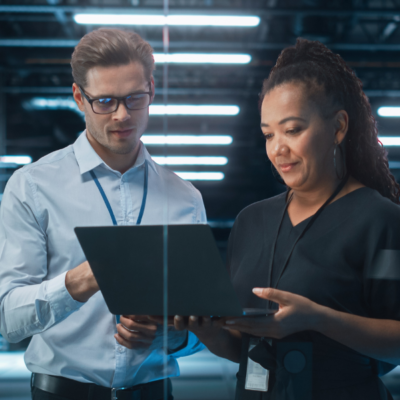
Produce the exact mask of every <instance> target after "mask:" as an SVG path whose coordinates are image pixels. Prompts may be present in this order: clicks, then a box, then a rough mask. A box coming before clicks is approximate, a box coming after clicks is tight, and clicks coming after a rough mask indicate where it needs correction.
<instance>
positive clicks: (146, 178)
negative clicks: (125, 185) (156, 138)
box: [90, 161, 149, 324]
mask: <svg viewBox="0 0 400 400" xmlns="http://www.w3.org/2000/svg"><path fill="white" fill-rule="evenodd" d="M90 175H91V176H92V178H93V180H94V183H95V184H96V186H97V188H98V189H99V192H100V194H101V197H102V198H103V200H104V203H105V205H106V207H107V210H108V212H109V213H110V217H111V220H112V223H113V225H114V226H117V225H118V223H117V220H116V219H115V215H114V212H113V210H112V208H111V204H110V202H109V201H108V199H107V196H106V194H105V192H104V190H103V187H102V186H101V184H100V182H99V180H98V179H97V176H96V174H95V173H94V171H90ZM148 186H149V167H148V165H147V161H145V162H144V184H143V199H142V205H141V206H140V212H139V216H138V219H137V221H136V225H140V224H141V222H142V218H143V214H144V209H145V208H146V200H147V189H148ZM115 317H116V320H117V324H119V321H120V316H119V315H116V316H115Z"/></svg>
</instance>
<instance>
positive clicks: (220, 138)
mask: <svg viewBox="0 0 400 400" xmlns="http://www.w3.org/2000/svg"><path fill="white" fill-rule="evenodd" d="M141 140H142V142H143V143H144V144H146V145H148V146H162V145H169V146H182V145H186V146H208V145H212V146H227V145H230V144H231V143H232V142H233V138H232V136H228V135H143V136H142V137H141Z"/></svg>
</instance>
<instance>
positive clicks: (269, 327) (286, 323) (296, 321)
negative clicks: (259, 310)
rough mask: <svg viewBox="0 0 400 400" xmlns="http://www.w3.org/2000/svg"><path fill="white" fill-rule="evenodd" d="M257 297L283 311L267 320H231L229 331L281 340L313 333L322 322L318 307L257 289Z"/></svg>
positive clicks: (288, 295) (274, 291)
mask: <svg viewBox="0 0 400 400" xmlns="http://www.w3.org/2000/svg"><path fill="white" fill-rule="evenodd" d="M253 292H254V294H256V295H257V296H258V297H261V298H262V299H266V300H271V301H273V302H275V303H278V304H279V310H278V311H277V312H276V313H275V314H272V315H267V316H265V317H242V318H228V319H227V320H226V321H225V326H224V328H225V329H229V330H230V329H235V330H238V331H240V332H245V333H248V334H251V335H254V336H261V337H269V338H275V339H281V338H284V337H285V336H288V335H291V334H293V333H296V332H300V331H305V330H313V329H314V328H315V327H316V325H317V323H318V319H319V312H320V307H321V306H319V305H318V304H317V303H314V302H313V301H311V300H309V299H307V298H306V297H303V296H299V295H297V294H293V293H290V292H285V291H283V290H277V289H271V288H255V289H253Z"/></svg>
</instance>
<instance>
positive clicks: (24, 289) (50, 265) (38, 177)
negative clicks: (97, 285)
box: [0, 132, 206, 388]
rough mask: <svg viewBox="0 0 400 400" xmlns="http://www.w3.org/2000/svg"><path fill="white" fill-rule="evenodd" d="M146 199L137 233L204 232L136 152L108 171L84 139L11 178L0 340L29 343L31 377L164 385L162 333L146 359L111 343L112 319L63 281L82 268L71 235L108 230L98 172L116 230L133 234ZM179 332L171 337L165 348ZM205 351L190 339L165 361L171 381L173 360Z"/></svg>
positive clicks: (195, 211)
mask: <svg viewBox="0 0 400 400" xmlns="http://www.w3.org/2000/svg"><path fill="white" fill-rule="evenodd" d="M145 160H147V162H148V166H149V168H148V173H149V177H148V193H147V201H146V208H145V211H144V215H143V219H142V225H157V224H165V223H168V224H204V223H206V215H205V210H204V205H203V201H202V198H201V195H200V193H199V192H198V190H196V189H195V188H194V187H193V185H192V184H190V183H189V182H186V181H183V180H182V179H180V178H179V177H178V176H177V175H176V174H174V173H173V172H172V171H170V170H168V169H166V168H163V167H160V166H159V165H158V164H156V163H155V162H154V161H153V160H152V159H151V157H150V155H149V153H148V152H147V150H146V148H145V147H144V145H143V144H141V148H140V152H139V155H138V158H137V161H136V163H135V165H134V166H133V167H132V168H131V169H129V170H128V171H127V172H125V173H124V174H121V173H120V172H118V171H114V170H112V169H111V168H110V167H108V166H107V165H106V164H105V163H104V161H103V160H102V159H101V158H100V157H99V156H98V154H97V153H96V152H95V151H94V149H93V148H92V146H91V145H90V143H89V141H88V139H87V137H86V132H83V133H82V134H81V135H80V136H79V138H78V139H77V140H76V142H75V143H74V144H73V145H71V146H68V147H66V148H65V149H62V150H59V151H56V152H54V153H51V154H49V155H47V156H45V157H43V158H42V159H40V160H39V161H37V162H35V163H33V164H30V165H28V166H25V167H23V168H21V169H19V170H17V171H16V172H15V173H14V174H13V176H12V177H11V178H10V180H9V182H8V184H7V187H6V189H5V192H4V196H3V200H2V203H1V207H0V332H1V334H2V335H3V336H4V337H5V338H6V339H7V340H8V341H10V342H18V341H20V340H22V339H24V338H26V337H29V336H32V335H33V338H32V340H31V343H30V345H29V347H28V349H27V351H26V353H25V362H26V365H27V367H28V369H29V370H30V371H32V372H36V373H43V374H49V375H57V376H63V377H66V378H70V379H74V380H77V381H80V382H91V383H96V384H98V385H102V386H106V387H115V388H120V387H129V386H132V385H136V384H139V383H145V382H150V381H153V380H157V379H161V378H163V377H165V375H164V372H163V358H164V354H165V352H164V350H163V348H162V342H163V340H162V329H160V330H159V332H158V335H157V339H156V340H155V341H154V343H153V345H152V346H151V347H150V348H149V349H146V350H144V349H140V350H129V349H127V348H125V347H122V346H120V345H119V344H118V342H117V341H116V340H115V338H114V334H115V333H116V322H115V317H114V316H113V315H111V314H110V312H109V311H108V308H107V306H106V304H105V302H104V299H103V297H102V294H101V292H98V293H96V294H95V295H94V296H93V297H91V298H90V299H89V300H88V301H87V302H86V303H80V302H78V301H75V300H74V299H72V297H71V296H70V294H69V293H68V291H67V289H66V287H65V275H66V273H67V271H68V270H70V269H73V268H75V267H76V266H78V265H79V264H81V263H82V262H84V261H85V256H84V254H83V251H82V249H81V247H80V245H79V242H78V240H77V238H76V236H75V233H74V228H75V227H76V226H105V225H112V221H111V217H110V214H109V212H108V210H107V208H106V205H105V203H104V201H103V199H102V197H101V194H100V192H99V190H98V188H97V186H96V184H95V182H94V181H93V179H92V177H91V175H90V171H92V170H93V171H95V173H96V175H97V178H98V179H99V182H100V183H101V185H102V187H103V189H104V191H105V193H106V195H107V198H108V200H109V202H110V204H111V207H112V210H113V212H114V214H115V217H116V219H117V222H118V225H134V224H136V221H137V218H138V214H139V210H140V206H141V203H142V197H143V180H144V163H145ZM179 335H181V337H182V342H183V337H184V336H182V335H186V333H184V332H175V333H173V332H170V335H169V337H170V338H171V343H172V341H173V340H174V339H175V340H177V339H178V341H179V339H180V337H179ZM201 349H203V345H202V344H201V343H200V342H199V340H198V339H197V338H196V336H195V335H193V334H192V333H189V336H188V343H187V346H186V347H185V348H183V349H182V350H178V351H177V352H175V353H173V354H170V355H168V369H167V371H168V373H167V376H177V375H178V374H179V367H178V364H177V362H176V358H177V357H182V356H186V355H189V354H192V353H195V352H197V351H199V350H201Z"/></svg>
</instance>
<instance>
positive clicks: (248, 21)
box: [74, 14, 260, 27]
mask: <svg viewBox="0 0 400 400" xmlns="http://www.w3.org/2000/svg"><path fill="white" fill-rule="evenodd" d="M74 20H75V22H76V23H77V24H88V25H153V26H155V25H158V26H164V25H170V26H238V27H239V26H240V27H254V26H257V25H259V23H260V17H257V16H255V15H248V16H233V15H168V16H164V15H159V14H158V15H140V14H75V15H74Z"/></svg>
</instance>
